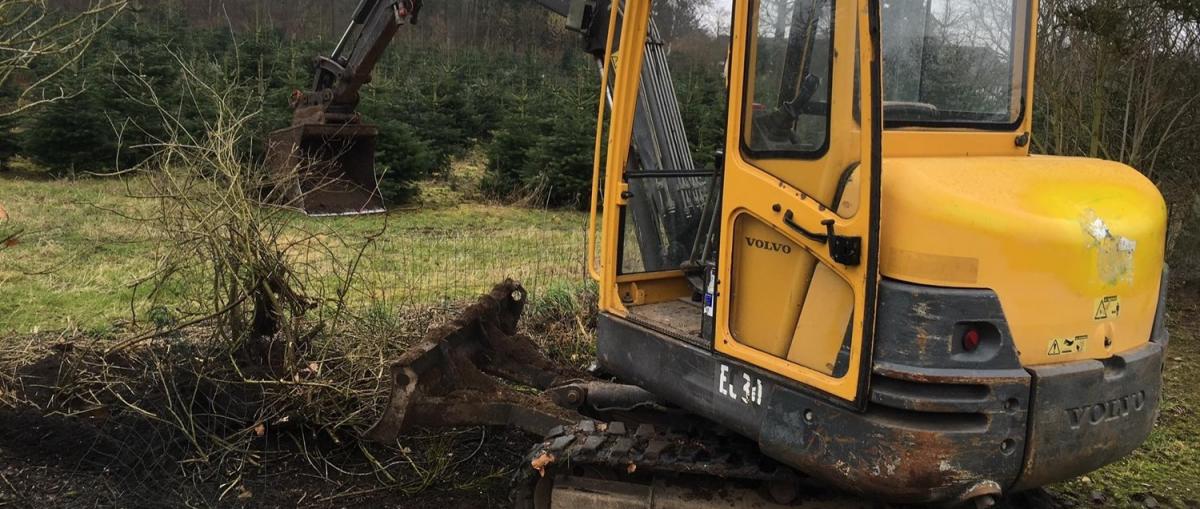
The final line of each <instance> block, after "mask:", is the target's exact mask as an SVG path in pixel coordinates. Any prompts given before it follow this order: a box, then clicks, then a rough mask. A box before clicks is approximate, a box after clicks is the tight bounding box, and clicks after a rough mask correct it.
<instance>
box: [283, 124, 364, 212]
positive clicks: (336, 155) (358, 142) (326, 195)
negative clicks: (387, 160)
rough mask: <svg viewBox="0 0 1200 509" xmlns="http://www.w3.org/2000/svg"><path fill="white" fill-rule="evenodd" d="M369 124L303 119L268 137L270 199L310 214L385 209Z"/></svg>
mask: <svg viewBox="0 0 1200 509" xmlns="http://www.w3.org/2000/svg"><path fill="white" fill-rule="evenodd" d="M378 136H379V129H378V128H377V127H376V126H373V125H366V124H300V125H294V126H292V127H289V128H287V129H280V130H278V131H275V132H272V133H271V135H270V137H269V138H268V141H267V169H268V171H270V173H271V181H270V184H269V185H268V186H267V187H269V188H270V189H268V191H269V200H270V201H272V202H274V203H276V204H281V205H284V206H288V207H295V208H298V209H300V210H303V211H304V213H306V214H308V215H310V216H338V215H355V214H372V213H379V212H384V210H385V209H384V205H383V198H382V196H380V194H379V187H378V185H377V181H376V179H375V139H376V138H377V137H378Z"/></svg>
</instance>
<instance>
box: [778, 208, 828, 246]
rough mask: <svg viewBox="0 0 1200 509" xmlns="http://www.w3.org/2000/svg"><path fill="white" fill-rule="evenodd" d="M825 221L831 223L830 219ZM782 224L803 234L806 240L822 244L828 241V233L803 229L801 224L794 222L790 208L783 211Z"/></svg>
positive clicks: (793, 215)
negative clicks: (823, 233)
mask: <svg viewBox="0 0 1200 509" xmlns="http://www.w3.org/2000/svg"><path fill="white" fill-rule="evenodd" d="M826 221H828V222H829V223H833V220H832V219H827V220H826ZM826 221H822V222H821V224H825V223H826ZM783 224H786V225H788V227H789V228H791V229H792V230H795V231H796V233H799V234H800V235H803V236H805V237H806V238H808V240H811V241H813V242H820V243H822V244H828V243H829V235H821V234H819V233H813V232H810V231H808V230H805V229H804V227H803V226H800V225H798V224H796V215H795V214H793V213H792V210H791V209H788V211H787V212H784V213H783ZM830 231H832V229H830Z"/></svg>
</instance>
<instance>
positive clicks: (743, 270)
mask: <svg viewBox="0 0 1200 509" xmlns="http://www.w3.org/2000/svg"><path fill="white" fill-rule="evenodd" d="M733 241H734V246H733V279H732V281H730V288H731V291H732V292H733V294H732V307H731V308H730V311H729V313H730V316H729V321H730V330H731V331H732V332H733V335H734V337H736V338H738V341H739V342H741V343H742V344H744V345H747V346H749V347H751V348H754V349H756V350H760V351H763V352H767V353H769V354H771V355H774V356H776V357H783V356H784V355H786V354H787V351H788V344H789V343H791V341H792V333H793V332H794V331H795V328H796V320H797V319H798V317H799V316H800V309H801V307H803V306H804V296H805V295H806V294H808V283H809V280H810V279H811V278H812V273H813V266H814V265H816V263H817V260H816V258H813V256H812V255H810V254H809V253H808V251H805V250H804V249H803V248H801V247H800V246H799V245H797V244H796V243H795V242H792V241H791V240H790V239H788V238H787V236H785V235H783V234H782V233H780V232H778V231H776V230H775V229H774V228H772V227H771V226H769V225H767V224H766V223H764V222H762V221H759V220H758V219H755V218H754V217H753V216H750V215H747V214H743V215H741V216H739V217H738V219H737V220H736V221H735V223H734V227H733Z"/></svg>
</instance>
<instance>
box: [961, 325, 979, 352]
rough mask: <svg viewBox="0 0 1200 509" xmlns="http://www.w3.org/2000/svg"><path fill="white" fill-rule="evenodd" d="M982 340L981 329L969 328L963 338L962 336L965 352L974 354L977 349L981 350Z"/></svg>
mask: <svg viewBox="0 0 1200 509" xmlns="http://www.w3.org/2000/svg"><path fill="white" fill-rule="evenodd" d="M980 339H981V337H980V335H979V329H976V328H974V327H971V328H968V329H967V331H966V332H964V333H963V336H962V346H963V350H966V351H968V352H974V351H975V349H976V348H979V340H980Z"/></svg>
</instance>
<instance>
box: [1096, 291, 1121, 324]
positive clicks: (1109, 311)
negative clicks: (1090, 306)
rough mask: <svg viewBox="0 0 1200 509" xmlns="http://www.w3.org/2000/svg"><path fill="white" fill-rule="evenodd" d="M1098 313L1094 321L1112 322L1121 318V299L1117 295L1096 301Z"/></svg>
mask: <svg viewBox="0 0 1200 509" xmlns="http://www.w3.org/2000/svg"><path fill="white" fill-rule="evenodd" d="M1094 309H1095V310H1096V312H1095V313H1094V314H1093V315H1092V318H1093V319H1094V320H1112V319H1115V318H1117V317H1118V316H1121V298H1120V297H1118V296H1116V295H1109V296H1107V297H1101V298H1099V299H1096V306H1095V308H1094Z"/></svg>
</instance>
